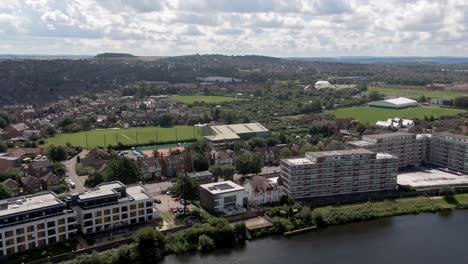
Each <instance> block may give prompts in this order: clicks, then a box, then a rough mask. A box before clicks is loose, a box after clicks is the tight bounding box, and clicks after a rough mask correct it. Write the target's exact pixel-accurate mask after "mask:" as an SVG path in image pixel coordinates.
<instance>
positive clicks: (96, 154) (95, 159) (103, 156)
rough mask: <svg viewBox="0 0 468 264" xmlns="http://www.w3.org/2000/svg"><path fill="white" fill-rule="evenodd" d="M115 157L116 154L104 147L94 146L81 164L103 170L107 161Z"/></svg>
mask: <svg viewBox="0 0 468 264" xmlns="http://www.w3.org/2000/svg"><path fill="white" fill-rule="evenodd" d="M113 159H114V156H113V155H111V154H110V153H108V152H107V151H106V150H104V149H100V148H93V149H92V150H90V151H89V152H88V155H86V157H85V158H82V159H81V164H83V165H84V166H88V167H92V168H94V169H95V170H103V169H104V168H105V166H106V165H107V163H109V162H110V161H111V160H113Z"/></svg>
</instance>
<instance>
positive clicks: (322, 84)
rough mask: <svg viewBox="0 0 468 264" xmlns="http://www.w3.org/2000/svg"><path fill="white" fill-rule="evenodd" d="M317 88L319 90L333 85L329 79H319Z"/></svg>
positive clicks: (316, 84)
mask: <svg viewBox="0 0 468 264" xmlns="http://www.w3.org/2000/svg"><path fill="white" fill-rule="evenodd" d="M314 87H315V89H317V90H320V89H324V88H330V87H331V85H330V83H329V82H328V81H318V82H316V83H315V86H314Z"/></svg>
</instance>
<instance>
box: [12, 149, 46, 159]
mask: <svg viewBox="0 0 468 264" xmlns="http://www.w3.org/2000/svg"><path fill="white" fill-rule="evenodd" d="M43 153H44V149H43V148H9V149H8V154H10V156H12V157H17V158H25V157H30V158H35V157H36V156H37V155H42V154H43Z"/></svg>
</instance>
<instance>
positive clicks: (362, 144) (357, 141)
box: [348, 140, 375, 147]
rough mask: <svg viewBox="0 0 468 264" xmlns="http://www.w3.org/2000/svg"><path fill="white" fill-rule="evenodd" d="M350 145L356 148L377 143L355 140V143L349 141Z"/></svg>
mask: <svg viewBox="0 0 468 264" xmlns="http://www.w3.org/2000/svg"><path fill="white" fill-rule="evenodd" d="M348 144H350V145H354V146H356V147H365V146H371V145H374V144H375V143H372V142H369V141H365V140H355V141H349V142H348Z"/></svg>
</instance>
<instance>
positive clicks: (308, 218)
mask: <svg viewBox="0 0 468 264" xmlns="http://www.w3.org/2000/svg"><path fill="white" fill-rule="evenodd" d="M297 218H300V219H301V220H302V222H303V223H304V225H305V226H310V225H312V212H311V211H310V208H309V207H307V206H304V207H302V209H301V211H299V213H298V214H297Z"/></svg>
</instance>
